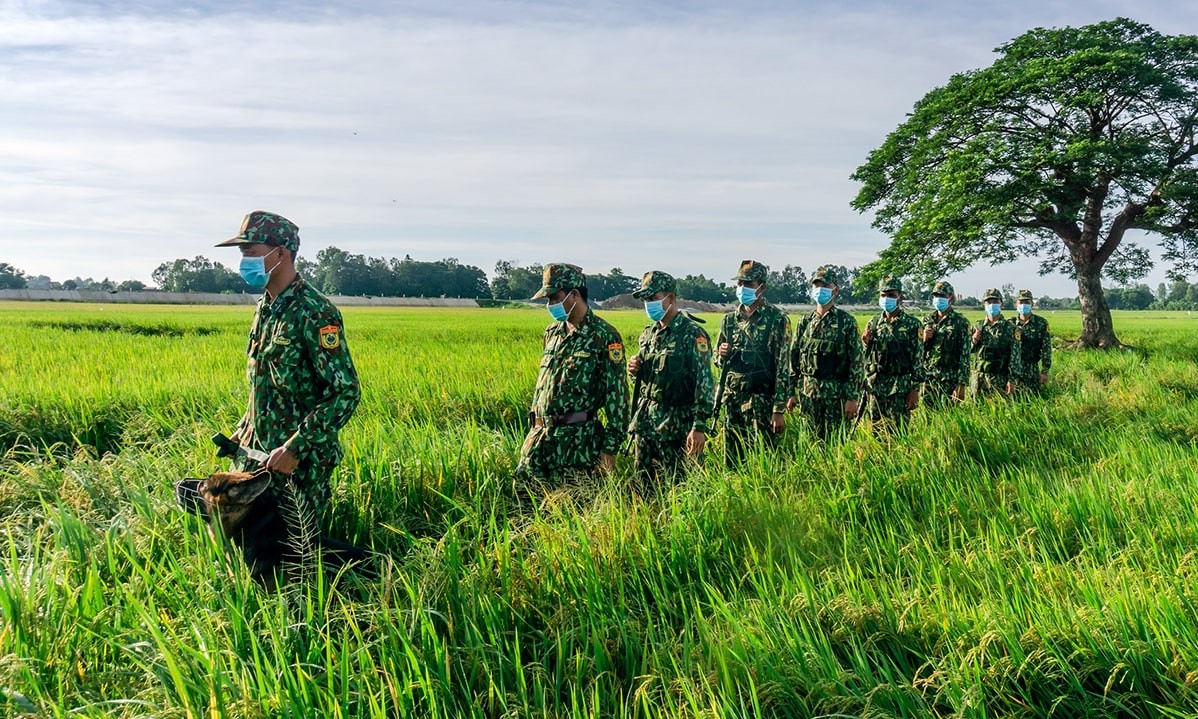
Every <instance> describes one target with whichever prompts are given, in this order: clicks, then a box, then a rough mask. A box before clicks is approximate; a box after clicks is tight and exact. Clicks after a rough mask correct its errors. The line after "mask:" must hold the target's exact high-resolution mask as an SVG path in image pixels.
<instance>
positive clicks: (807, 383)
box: [787, 267, 864, 440]
mask: <svg viewBox="0 0 1198 719" xmlns="http://www.w3.org/2000/svg"><path fill="white" fill-rule="evenodd" d="M840 282H841V279H840V277H839V275H838V273H837V272H836V270H835V269H833V268H832V267H820V268H819V269H817V270H816V271H815V272H814V273H813V274H812V275H811V297H812V299H813V300H814V301H815V309H814V310H812V311H811V312H810V313H808V314H807V315H805V316H804V317H803V318H802V319H800V320H799V321H798V323H796V324H795V334H794V339H793V340H791V344H790V375H791V387H792V388H793V389H794V392H795V394H796V395H797V397H792V398H791V399H790V400H789V402H788V403H787V406H788V407H789V408H791V409H793V408H794V407H795V405H796V404H797V405H798V408H799V412H800V413H801V414H802V415H803V416H804V417H805V418H806V419H807V421H808V422H810V423H811V426H812V428H813V429H814V431H815V433H816V435H817V436H818V437H819V438H820V439H823V440H826V439H828V437H830V436H831V435H832V433H833V432H835V431H838V430H841V429H843V428H844V426H845V424H846V423H847V422H851V421H852V420H853V419H854V418H856V416H857V410H858V406H857V405H858V400H859V399H860V397H861V387H862V384H863V381H864V376H863V371H862V365H861V336H860V335H858V334H857V320H856V319H855V318H854V317H853V316H852V315H851V314H849V313H848V312H845V311H844V310H842V309H840V308H839V307H836V306H835V305H834V301H835V299H836V296H837V295H838V294H840Z"/></svg>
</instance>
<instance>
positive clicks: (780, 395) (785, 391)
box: [772, 312, 791, 413]
mask: <svg viewBox="0 0 1198 719" xmlns="http://www.w3.org/2000/svg"><path fill="white" fill-rule="evenodd" d="M779 314H780V315H781V316H780V317H779V318H778V324H777V325H776V326H775V327H774V337H773V340H772V341H773V343H774V347H773V350H774V365H775V367H774V398H773V402H774V412H776V413H780V412H785V411H786V401H787V400H789V399H790V393H791V388H790V318H789V317H787V316H786V313H785V312H779Z"/></svg>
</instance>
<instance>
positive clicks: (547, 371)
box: [516, 262, 628, 485]
mask: <svg viewBox="0 0 1198 719" xmlns="http://www.w3.org/2000/svg"><path fill="white" fill-rule="evenodd" d="M541 297H545V298H547V300H548V302H549V305H548V310H549V315H550V316H551V317H552V318H553V322H551V323H550V324H549V326H548V327H546V328H545V334H544V336H543V350H542V354H541V368H540V371H539V372H538V374H537V384H536V388H535V389H534V390H533V395H532V406H531V407H530V408H529V418H530V420H531V421H530V425H531V426H530V427H529V430H528V435H527V436H526V437H525V438H524V445H523V447H522V448H521V450H520V462H519V464H518V465H517V470H516V474H517V478H518V479H534V480H537V481H540V482H543V483H545V484H549V485H552V484H554V483H556V482H559V481H561V480H562V479H564V478H568V477H570V476H576V475H585V474H589V473H592V472H594V471H597V470H598V471H603V472H609V471H611V469H612V468H613V467H614V466H615V456H616V453H617V452H619V450H620V445H622V444H623V443H624V432H625V428H626V427H627V426H628V383H627V382H626V381H625V379H624V341H623V339H622V338H621V337H620V333H619V332H618V331H616V328H615V327H612V326H611V324H609V323H608V322H607V321H606V320H604V319H602V318H601V317H599V316H598V315H596V314H595V313H594V312H592V311H591V308H590V306H589V305H588V303H587V287H586V276H585V275H583V273H582V269H581V268H580V267H578V266H576V265H569V264H564V263H560V262H558V263H554V264H551V265H549V266H548V267H546V268H545V274H544V277H543V280H542V287H541V289H540V291H539V292H537V293H536V295H534V296H533V299H534V300H535V299H540V298H541Z"/></svg>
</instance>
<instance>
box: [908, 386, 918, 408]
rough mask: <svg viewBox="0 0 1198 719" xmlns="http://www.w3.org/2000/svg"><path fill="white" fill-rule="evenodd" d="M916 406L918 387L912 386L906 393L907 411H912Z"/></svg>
mask: <svg viewBox="0 0 1198 719" xmlns="http://www.w3.org/2000/svg"><path fill="white" fill-rule="evenodd" d="M918 406H919V388H918V387H912V388H911V391H910V392H908V393H907V411H908V412H913V411H915V408H916V407H918Z"/></svg>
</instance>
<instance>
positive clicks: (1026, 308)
mask: <svg viewBox="0 0 1198 719" xmlns="http://www.w3.org/2000/svg"><path fill="white" fill-rule="evenodd" d="M1034 305H1035V298H1033V297H1032V291H1031V290H1019V294H1018V296H1017V297H1016V299H1015V313H1016V317H1015V327H1016V329H1018V330H1019V359H1020V369H1021V371H1020V373H1019V374H1018V375H1017V376H1016V378H1015V385H1016V389H1017V390H1021V391H1027V392H1035V393H1037V394H1038V393H1039V392H1040V388H1041V387H1043V386H1044V385H1045V384H1047V383H1048V370H1049V369H1051V368H1052V335H1051V334H1049V332H1048V320H1046V319H1044V318H1043V317H1041V316H1040V315H1034V314H1032V307H1033V306H1034Z"/></svg>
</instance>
